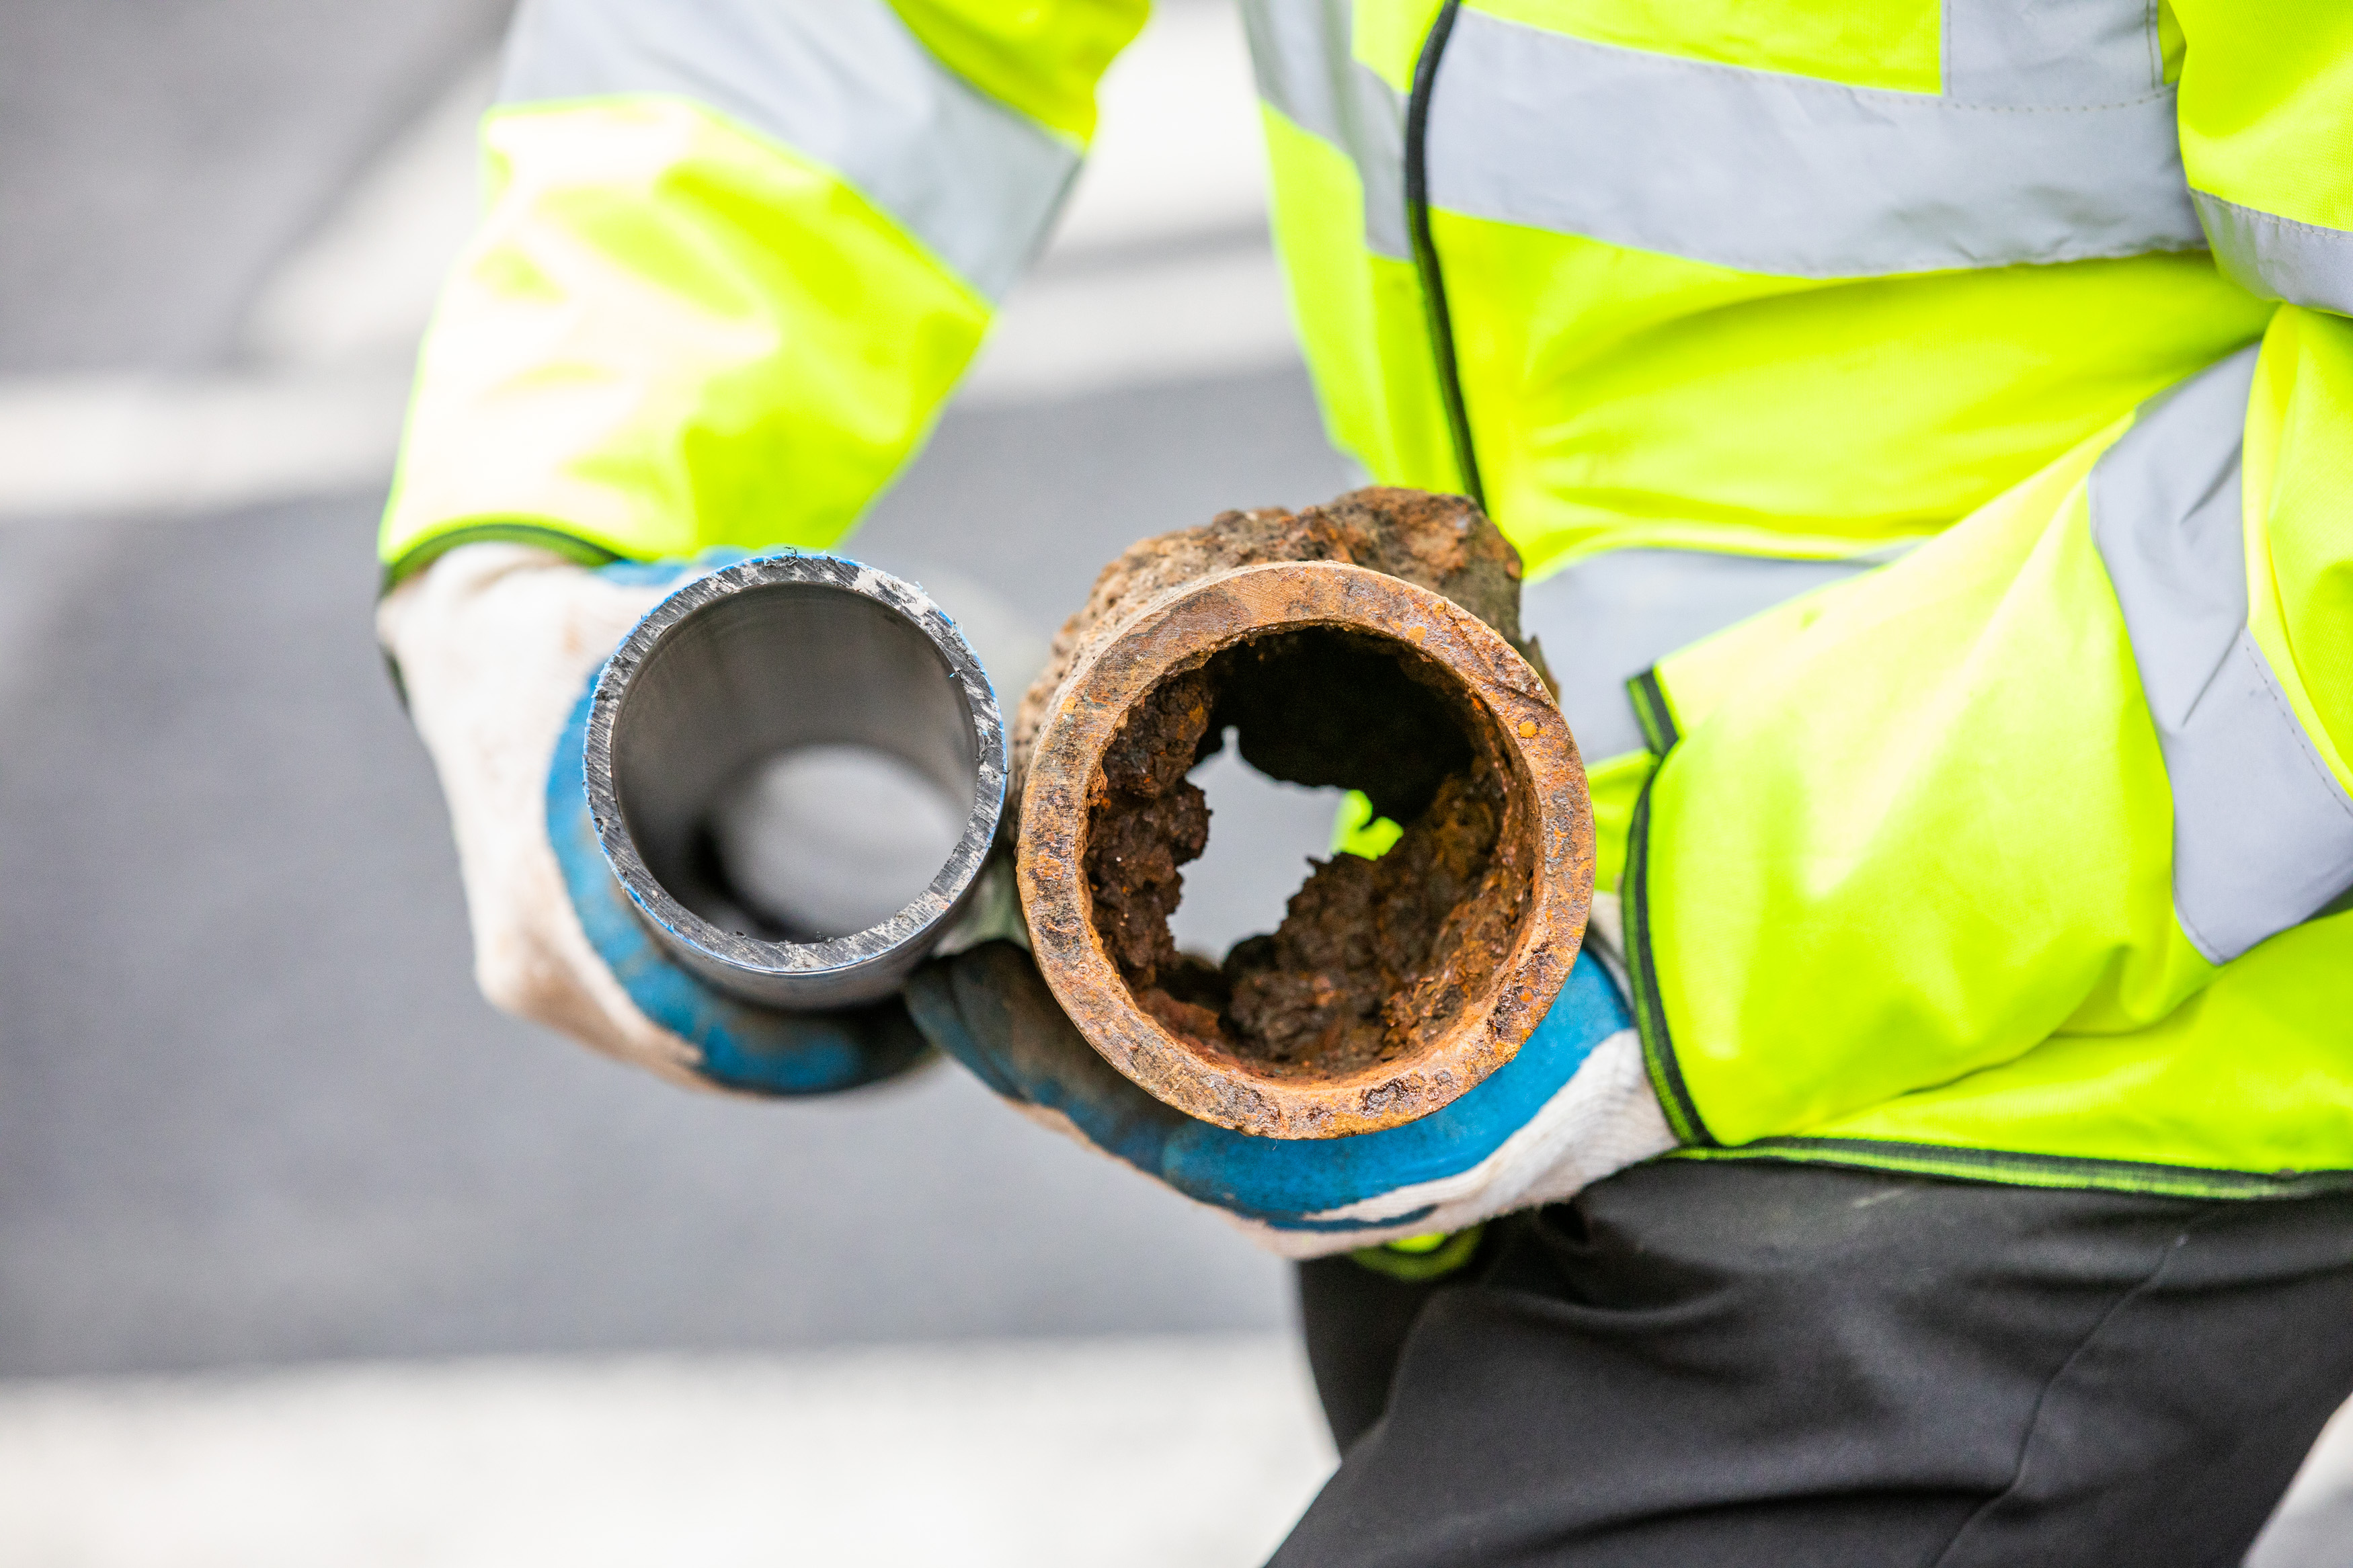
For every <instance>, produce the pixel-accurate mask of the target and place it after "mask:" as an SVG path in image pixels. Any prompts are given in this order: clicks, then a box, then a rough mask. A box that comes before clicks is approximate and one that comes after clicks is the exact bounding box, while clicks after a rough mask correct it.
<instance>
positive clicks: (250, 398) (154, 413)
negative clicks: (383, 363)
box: [0, 366, 408, 517]
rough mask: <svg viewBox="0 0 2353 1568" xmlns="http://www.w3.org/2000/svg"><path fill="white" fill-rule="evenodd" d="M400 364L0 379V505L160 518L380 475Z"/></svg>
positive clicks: (394, 433) (393, 426)
mask: <svg viewBox="0 0 2353 1568" xmlns="http://www.w3.org/2000/svg"><path fill="white" fill-rule="evenodd" d="M407 395H408V387H407V381H406V377H405V376H402V375H398V374H386V373H385V372H383V371H380V370H377V369H375V368H374V367H368V366H362V367H358V368H355V369H352V370H346V371H301V372H286V373H279V374H256V375H247V376H221V377H217V378H213V379H208V380H183V381H171V380H164V379H161V378H153V377H139V376H82V377H75V378H71V379H63V378H60V379H58V380H54V381H47V382H39V383H33V384H26V383H24V382H17V383H14V384H11V383H6V382H0V517H11V516H13V517H42V516H58V515H61V514H68V513H72V514H79V515H84V516H121V515H135V514H141V513H152V514H154V515H158V516H165V515H171V514H175V513H182V512H189V511H202V510H214V509H219V508H227V507H235V506H244V505H248V504H251V503H254V502H259V501H268V500H277V499H280V498H283V497H288V496H299V495H311V494H319V493H323V492H327V491H331V490H336V489H349V488H353V487H356V486H360V485H365V484H371V483H377V482H381V480H382V479H383V478H384V476H385V474H386V473H388V472H389V471H390V467H391V461H392V454H393V448H394V445H395V443H396V439H397V437H398V435H399V430H400V415H401V408H402V405H403V404H404V403H405V402H406V398H407Z"/></svg>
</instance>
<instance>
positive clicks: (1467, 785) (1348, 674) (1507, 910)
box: [1085, 626, 1535, 1080]
mask: <svg viewBox="0 0 2353 1568" xmlns="http://www.w3.org/2000/svg"><path fill="white" fill-rule="evenodd" d="M1229 733H1230V735H1231V737H1232V742H1233V743H1234V744H1235V745H1237V746H1238V748H1239V749H1240V752H1241V756H1242V760H1243V761H1245V762H1247V763H1250V765H1251V766H1252V767H1254V768H1256V769H1258V770H1259V771H1260V772H1261V773H1266V774H1268V775H1269V776H1271V777H1273V778H1278V779H1284V780H1288V781H1290V782H1292V783H1293V784H1335V785H1339V786H1342V787H1345V788H1350V789H1356V790H1361V791H1362V792H1363V793H1364V794H1365V795H1367V796H1368V797H1369V798H1370V799H1371V801H1372V805H1373V810H1374V812H1375V813H1376V815H1377V816H1381V817H1385V818H1387V819H1388V820H1390V821H1392V822H1395V823H1398V824H1400V825H1402V826H1403V827H1404V833H1403V836H1402V837H1400V838H1399V839H1398V842H1397V844H1396V845H1395V846H1394V847H1391V848H1390V849H1388V852H1387V853H1385V854H1383V855H1382V856H1380V857H1379V858H1363V857H1360V856H1357V855H1354V854H1347V853H1338V854H1335V855H1334V856H1332V857H1331V858H1329V859H1328V860H1324V861H1323V862H1321V863H1320V864H1317V865H1316V866H1315V867H1314V870H1313V871H1312V873H1311V874H1310V875H1309V876H1308V877H1307V878H1306V879H1305V881H1304V884H1303V886H1302V887H1301V888H1300V889H1299V891H1298V892H1297V893H1296V894H1294V895H1293V898H1292V900H1291V901H1290V905H1289V908H1288V910H1287V911H1286V914H1285V917H1284V919H1283V921H1282V924H1281V925H1280V926H1279V927H1278V928H1277V929H1276V930H1275V931H1273V932H1271V933H1270V934H1263V935H1258V936H1253V937H1250V938H1249V939H1247V940H1245V941H1243V942H1240V943H1239V944H1237V945H1236V946H1235V947H1234V948H1233V949H1232V951H1230V952H1228V953H1226V954H1224V955H1223V962H1222V963H1217V962H1213V961H1212V960H1211V958H1210V957H1208V956H1206V955H1202V954H1197V953H1181V952H1178V951H1177V949H1176V944H1175V942H1174V941H1173V940H1172V939H1171V937H1170V935H1169V931H1168V916H1169V914H1170V913H1171V912H1172V911H1173V910H1175V909H1176V906H1177V904H1178V902H1179V900H1180V899H1181V896H1182V876H1183V873H1182V869H1181V868H1182V867H1183V866H1184V865H1185V863H1186V862H1187V861H1190V860H1192V859H1195V858H1198V856H1199V855H1200V854H1201V852H1202V850H1203V848H1204V847H1206V845H1207V843H1208V837H1209V835H1210V834H1212V833H1214V832H1215V831H1216V827H1215V824H1214V823H1212V822H1211V821H1210V820H1209V815H1208V805H1207V802H1206V800H1205V799H1204V797H1203V795H1202V792H1201V790H1200V789H1199V787H1198V786H1197V785H1195V784H1192V783H1190V782H1188V780H1187V777H1186V774H1187V771H1188V770H1189V769H1190V768H1192V767H1194V766H1196V765H1198V763H1200V762H1201V761H1203V760H1205V759H1206V758H1208V757H1209V756H1210V755H1212V754H1214V753H1215V752H1218V751H1219V750H1220V749H1222V748H1223V746H1224V745H1225V744H1226V743H1227V737H1228V735H1229ZM1525 772H1526V770H1525V767H1523V766H1518V765H1517V759H1516V757H1515V756H1514V754H1513V752H1512V751H1511V749H1510V748H1509V747H1508V746H1506V745H1505V744H1504V741H1503V737H1502V736H1501V734H1500V733H1499V732H1498V730H1497V726H1496V724H1495V721H1494V719H1493V715H1492V714H1490V713H1489V712H1488V711H1487V710H1486V708H1485V706H1484V705H1483V704H1482V703H1481V702H1480V701H1479V700H1478V698H1477V696H1476V694H1475V693H1474V692H1472V691H1471V690H1470V689H1468V688H1467V687H1466V685H1465V683H1464V682H1463V681H1462V680H1461V678H1460V677H1458V676H1456V675H1455V674H1454V673H1453V672H1452V671H1451V670H1450V669H1448V668H1446V666H1444V665H1443V664H1440V663H1439V662H1437V661H1436V660H1433V659H1431V658H1428V657H1427V656H1425V655H1424V654H1422V653H1421V652H1420V651H1419V649H1417V648H1416V647H1414V646H1413V644H1411V643H1410V642H1407V641H1404V640H1401V639H1396V638H1392V637H1386V636H1383V635H1379V634H1377V633H1372V632H1367V631H1365V630H1361V629H1351V628H1347V627H1344V626H1307V627H1302V628H1297V629H1292V630H1282V631H1271V632H1267V633H1263V634H1261V635H1259V636H1256V637H1246V638H1244V639H1242V640H1240V641H1238V642H1236V643H1234V644H1232V645H1231V646H1229V647H1225V648H1222V649H1220V650H1219V652H1217V653H1215V654H1213V655H1211V656H1210V657H1209V658H1207V659H1205V660H1203V661H1202V662H1201V663H1200V664H1198V666H1196V667H1194V668H1187V669H1185V670H1182V671H1180V672H1177V673H1175V674H1172V675H1169V676H1167V677H1166V678H1164V679H1162V680H1161V681H1160V682H1159V684H1158V685H1156V686H1155V687H1154V688H1153V689H1152V690H1151V691H1150V692H1149V693H1148V694H1147V695H1146V696H1145V698H1144V700H1142V701H1140V702H1138V703H1136V704H1135V705H1134V708H1132V709H1131V710H1129V712H1128V714H1127V717H1126V720H1125V721H1124V723H1123V724H1122V725H1121V727H1120V729H1119V731H1118V733H1117V734H1116V736H1115V737H1114V738H1113V742H1112V744H1111V746H1110V748H1109V749H1108V750H1107V751H1106V752H1105V753H1104V755H1103V787H1102V790H1101V793H1100V794H1099V795H1096V796H1095V797H1094V799H1093V801H1092V809H1091V810H1090V813H1089V819H1088V824H1087V836H1086V855H1085V865H1086V876H1087V885H1088V891H1089V893H1090V894H1091V896H1092V904H1093V919H1094V927H1095V931H1096V934H1097V935H1098V936H1099V937H1100V938H1101V940H1102V942H1103V946H1104V949H1105V951H1106V952H1108V954H1109V955H1110V956H1111V958H1112V961H1113V963H1114V964H1116V966H1117V967H1118V969H1119V971H1120V973H1121V976H1122V977H1123V978H1124V980H1125V981H1126V982H1127V984H1128V987H1129V989H1130V991H1131V993H1132V994H1134V998H1135V1001H1136V1005H1138V1006H1140V1007H1141V1008H1142V1009H1143V1010H1144V1011H1145V1012H1147V1013H1149V1014H1150V1015H1151V1016H1153V1017H1154V1018H1155V1020H1157V1021H1158V1022H1159V1023H1160V1024H1161V1025H1162V1026H1165V1027H1166V1029H1168V1030H1169V1032H1170V1033H1171V1034H1173V1035H1176V1036H1177V1037H1180V1038H1183V1039H1186V1040H1188V1041H1189V1042H1191V1043H1192V1044H1193V1045H1194V1046H1195V1047H1197V1048H1198V1049H1199V1050H1200V1051H1201V1052H1202V1053H1203V1054H1204V1055H1205V1056H1229V1057H1231V1058H1234V1059H1235V1060H1236V1061H1237V1062H1238V1063H1241V1064H1246V1065H1247V1068H1249V1069H1250V1070H1252V1071H1254V1072H1255V1073H1258V1074H1263V1075H1265V1076H1268V1077H1271V1078H1276V1079H1307V1080H1314V1079H1324V1080H1331V1079H1341V1078H1345V1077H1347V1076H1349V1075H1352V1074H1355V1073H1356V1072H1359V1071H1361V1070H1363V1069H1365V1068H1373V1067H1377V1066H1378V1065H1380V1064H1384V1063H1392V1062H1397V1061H1399V1060H1401V1059H1406V1058H1411V1057H1414V1056H1417V1055H1419V1054H1420V1053H1421V1052H1422V1050H1423V1049H1424V1048H1425V1047H1427V1046H1428V1045H1429V1044H1430V1042H1431V1041H1432V1039H1434V1038H1435V1037H1436V1036H1437V1035H1438V1034H1439V1033H1440V1032H1441V1031H1442V1030H1443V1029H1444V1027H1445V1026H1446V1025H1448V1024H1449V1023H1451V1021H1452V1020H1453V1019H1454V1017H1455V1016H1457V1015H1458V1014H1459V1013H1460V1012H1461V1005H1462V1003H1463V999H1464V996H1465V995H1466V994H1470V993H1475V992H1476V991H1477V990H1478V989H1479V988H1480V987H1481V986H1482V984H1485V983H1486V982H1488V981H1489V980H1491V979H1492V978H1493V973H1494V972H1495V970H1496V968H1497V967H1498V965H1499V963H1501V961H1502V960H1503V958H1504V956H1505V955H1507V954H1508V953H1509V952H1510V951H1511V949H1512V945H1513V942H1514V938H1515V937H1516V936H1517V935H1518V933H1519V929H1520V927H1521V925H1522V923H1523V922H1524V921H1525V917H1526V913H1527V908H1528V902H1529V898H1530V894H1531V892H1532V890H1533V880H1532V867H1533V865H1534V862H1535V845H1534V824H1533V821H1532V820H1531V814H1530V812H1529V810H1528V808H1527V804H1526V801H1527V794H1528V792H1527V789H1526V787H1525Z"/></svg>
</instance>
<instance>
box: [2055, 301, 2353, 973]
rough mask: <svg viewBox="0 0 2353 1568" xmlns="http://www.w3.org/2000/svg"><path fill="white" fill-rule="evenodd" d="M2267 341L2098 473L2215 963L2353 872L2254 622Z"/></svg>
mask: <svg viewBox="0 0 2353 1568" xmlns="http://www.w3.org/2000/svg"><path fill="white" fill-rule="evenodd" d="M2255 353H2256V351H2255V350H2254V349H2253V348H2249V349H2245V350H2243V351H2242V352H2241V353H2236V354H2233V355H2232V356H2231V357H2230V358H2229V359H2226V360H2224V361H2222V362H2221V363H2220V364H2217V365H2215V366H2213V367H2212V368H2211V369H2210V370H2207V371H2204V372H2202V373H2200V374H2198V375H2196V376H2193V377H2191V378H2190V379H2189V381H2187V382H2184V383H2183V384H2181V385H2179V387H2176V388H2175V389H2173V390H2172V391H2171V392H2169V393H2168V394H2166V395H2164V396H2163V397H2161V398H2158V399H2157V400H2154V401H2152V402H2151V403H2149V404H2147V405H2144V406H2143V408H2142V410H2141V413H2140V416H2139V417H2138V418H2137V419H2136V420H2135V421H2134V422H2133V426H2132V428H2131V429H2130V430H2128V431H2126V433H2125V435H2124V437H2123V438H2122V439H2121V440H2119V441H2118V442H2117V443H2116V445H2115V446H2113V447H2109V448H2108V450H2107V452H2106V453H2105V455H2103V456H2102V457H2101V458H2100V460H2099V462H2098V464H2097V465H2095V466H2094V468H2093V469H2092V479H2091V504H2092V538H2093V540H2094V542H2095V543H2096V544H2097V545H2098V546H2099V551H2100V558H2101V560H2102V561H2103V562H2105V563H2106V565H2107V569H2108V579H2109V581H2110V582H2111V583H2113V584H2115V585H2116V602H2117V604H2118V605H2121V606H2122V608H2123V610H2124V617H2125V627H2126V634H2127V635H2128V636H2129V637H2130V638H2131V641H2132V650H2133V659H2134V662H2135V663H2136V664H2137V665H2138V667H2139V668H2140V683H2141V689H2142V692H2143V693H2144V695H2145V696H2146V697H2147V700H2148V711H2149V717H2150V718H2151V719H2152V720H2153V721H2155V722H2156V725H2157V735H2158V743H2159V744H2160V745H2161V746H2162V747H2163V749H2164V752H2165V773H2166V778H2167V780H2168V782H2169V783H2170V784H2171V785H2172V789H2173V908H2174V912H2175V914H2176V916H2177V917H2178V918H2179V920H2180V921H2181V930H2182V932H2183V934H2185V935H2186V936H2188V937H2189V941H2190V942H2191V944H2192V945H2194V946H2195V947H2196V948H2197V949H2198V951H2199V952H2201V953H2203V954H2204V955H2205V956H2206V958H2207V959H2208V960H2210V961H2211V962H2212V963H2228V962H2230V961H2231V960H2232V959H2233V958H2236V957H2238V956H2239V955H2240V954H2241V953H2242V952H2246V951H2247V950H2248V949H2249V948H2251V947H2253V946H2254V945H2255V943H2257V942H2261V941H2263V939H2264V938H2265V937H2267V936H2270V935H2272V934H2273V933H2274V932H2275V931H2283V930H2285V929H2286V928H2287V927H2289V926H2292V925H2295V923H2297V922H2298V921H2303V920H2306V919H2308V918H2309V917H2310V916H2311V915H2313V914H2314V913H2315V912H2316V911H2317V910H2320V909H2321V908H2322V907H2323V906H2324V905H2326V904H2327V903H2328V902H2329V900H2332V899H2334V898H2335V897H2336V896H2337V894H2338V893H2340V892H2342V891H2343V890H2344V889H2346V888H2347V887H2348V885H2353V799H2348V798H2347V796H2346V793H2345V790H2344V788H2343V787H2342V786H2341V785H2339V784H2337V780H2336V778H2335V776H2334V775H2332V774H2331V773H2329V771H2328V764H2327V763H2326V762H2324V761H2323V760H2322V759H2321V756H2320V753H2319V752H2317V751H2316V750H2315V748H2314V746H2313V743H2312V739H2311V737H2310V736H2308V735H2306V733H2305V731H2304V726H2303V725H2302V724H2300V723H2299V722H2297V721H2296V717H2295V709H2294V708H2292V707H2290V706H2289V704H2288V700H2287V696H2286V694H2285V693H2284V691H2282V690H2281V689H2280V683H2279V678H2278V677H2277V676H2276V675H2275V674H2274V673H2273V670H2272V667H2271V661H2270V660H2269V659H2267V658H2264V657H2263V649H2261V648H2260V647H2256V646H2255V639H2254V637H2253V634H2252V633H2250V632H2249V631H2248V630H2247V566H2246V542H2245V536H2244V532H2243V525H2242V518H2241V509H2240V498H2239V480H2240V474H2239V451H2240V443H2241V439H2242V435H2241V433H2242V429H2243V427H2244V425H2245V421H2246V410H2247V392H2248V389H2249V387H2250V386H2251V385H2252V384H2253V380H2254V374H2255ZM2052 679H2058V680H2063V679H2066V672H2065V671H2063V670H2054V671H2052Z"/></svg>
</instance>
